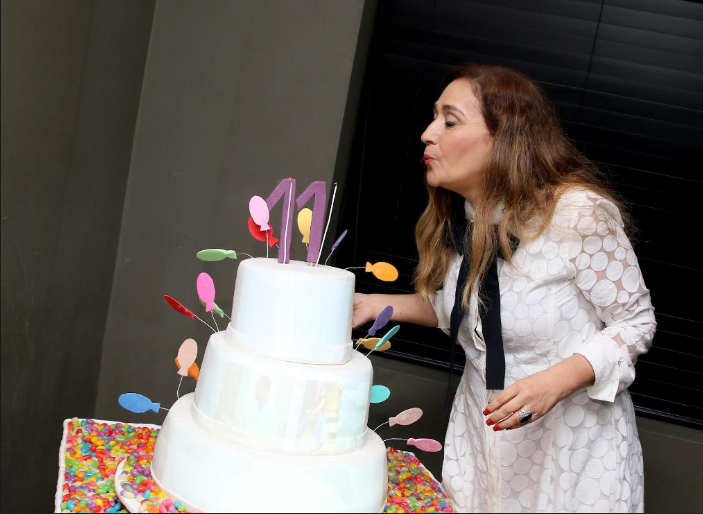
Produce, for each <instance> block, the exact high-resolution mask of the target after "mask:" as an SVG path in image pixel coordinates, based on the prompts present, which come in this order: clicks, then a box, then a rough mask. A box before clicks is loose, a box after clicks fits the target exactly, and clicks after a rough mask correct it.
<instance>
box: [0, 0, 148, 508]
mask: <svg viewBox="0 0 703 514" xmlns="http://www.w3.org/2000/svg"><path fill="white" fill-rule="evenodd" d="M153 10H154V3H153V1H142V0H133V1H121V2H110V1H101V0H96V1H92V0H86V1H70V2H54V1H51V0H31V1H24V0H23V1H14V2H13V1H8V2H5V1H3V2H2V477H3V487H2V489H3V494H2V497H1V501H2V506H1V509H2V511H3V512H7V511H15V512H17V511H29V512H31V511H35V512H41V511H49V510H50V509H51V507H50V506H51V505H52V500H53V495H54V490H55V485H54V484H55V483H56V470H57V462H58V457H57V455H58V450H59V441H60V439H61V425H62V421H63V420H64V418H66V417H71V416H78V417H91V416H92V415H93V412H94V407H95V400H96V395H97V385H98V375H99V371H100V366H99V362H100V354H101V351H102V341H103V334H104V330H105V321H106V316H107V310H108V304H109V299H110V290H111V286H112V275H113V271H114V265H115V252H116V248H117V242H118V239H119V230H120V222H121V212H122V204H123V200H124V191H125V184H126V180H127V173H128V170H129V163H130V155H131V149H132V138H133V133H134V124H135V120H136V115H137V110H138V107H139V96H140V90H141V83H142V75H143V69H144V62H145V58H146V50H147V47H148V43H149V35H150V31H151V21H152V15H153ZM68 413H70V414H68Z"/></svg>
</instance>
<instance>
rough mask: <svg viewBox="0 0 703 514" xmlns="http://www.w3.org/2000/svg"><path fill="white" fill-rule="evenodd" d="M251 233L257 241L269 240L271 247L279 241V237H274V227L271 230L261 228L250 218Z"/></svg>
mask: <svg viewBox="0 0 703 514" xmlns="http://www.w3.org/2000/svg"><path fill="white" fill-rule="evenodd" d="M248 223H249V233H250V234H251V235H252V237H253V238H254V239H256V240H257V241H266V240H268V244H269V246H270V247H271V248H273V247H274V246H276V243H278V238H277V237H274V235H273V227H272V228H271V229H270V230H261V229H260V228H259V227H258V226H257V225H256V222H255V221H254V220H253V219H252V218H249V222H248ZM266 234H268V237H266Z"/></svg>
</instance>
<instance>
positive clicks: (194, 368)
mask: <svg viewBox="0 0 703 514" xmlns="http://www.w3.org/2000/svg"><path fill="white" fill-rule="evenodd" d="M174 360H175V361H176V367H177V368H178V369H181V365H180V364H179V363H178V357H176V358H175V359H174ZM188 376H189V377H193V378H194V379H195V380H198V377H199V376H200V368H199V367H198V363H197V362H194V363H193V364H192V365H191V366H190V368H188Z"/></svg>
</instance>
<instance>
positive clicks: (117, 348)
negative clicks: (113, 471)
mask: <svg viewBox="0 0 703 514" xmlns="http://www.w3.org/2000/svg"><path fill="white" fill-rule="evenodd" d="M364 3H365V2H363V1H362V0H357V1H351V2H329V1H325V0H308V1H268V2H259V1H240V2H225V1H219V2H180V1H179V2H159V3H158V4H157V8H156V12H155V16H154V29H153V33H152V42H151V46H150V49H149V56H148V64H147V69H146V72H145V80H144V88H143V95H142V101H141V109H140V113H139V120H138V125H137V133H136V137H135V146H134V154H133V160H132V166H131V169H130V175H129V184H128V188H127V194H126V202H125V208H124V216H123V223H122V231H121V240H120V246H119V250H118V255H117V265H116V272H115V278H114V284H113V289H112V299H111V305H110V314H109V318H108V323H107V330H106V335H105V346H104V351H103V358H102V365H101V376H100V386H99V392H98V403H97V408H96V415H97V416H98V417H101V418H103V419H119V420H123V421H143V422H156V423H161V422H162V421H163V418H164V414H165V413H161V414H159V415H156V414H145V415H136V414H131V413H129V412H126V411H124V410H122V409H121V408H120V407H119V406H118V404H117V397H118V396H119V394H120V393H122V392H125V391H136V392H140V393H142V394H145V395H146V396H148V397H150V398H151V399H152V400H153V401H156V402H161V403H162V404H163V405H164V406H165V407H169V406H170V404H171V403H173V401H175V399H176V387H177V385H178V378H179V377H178V375H177V374H176V373H175V372H176V368H175V365H174V362H173V360H174V358H175V356H176V353H177V351H178V348H179V346H180V344H181V343H182V342H183V340H184V339H186V338H188V337H193V338H195V339H196V341H197V342H198V344H199V346H200V355H199V357H198V362H201V359H202V354H203V351H204V349H205V347H206V343H207V340H208V337H209V335H210V331H209V329H208V328H207V327H205V326H204V325H202V324H200V323H198V322H194V321H191V320H190V319H189V318H186V317H183V316H179V315H178V314H176V313H175V312H174V311H173V310H171V308H170V307H168V305H167V304H166V303H165V302H164V300H163V298H162V295H164V294H169V295H171V296H173V297H175V298H177V299H178V300H179V301H181V302H182V303H183V304H185V305H186V306H187V307H188V308H190V309H192V310H194V311H195V312H196V313H197V314H198V315H199V316H201V317H203V316H205V313H204V309H202V308H201V306H200V304H199V301H198V298H197V295H196V290H195V280H196V277H197V275H198V274H199V273H200V272H202V271H206V272H208V273H209V274H210V275H211V276H212V277H213V279H214V281H215V285H216V288H217V298H216V301H217V303H218V305H220V306H221V307H222V308H223V309H224V310H225V311H228V310H229V309H230V308H231V299H232V293H233V287H234V280H235V275H236V270H237V266H238V262H237V261H232V260H228V261H226V262H214V263H206V262H202V261H199V260H197V259H196V258H195V254H196V252H197V251H199V250H201V249H204V248H227V249H234V250H236V251H238V252H247V253H250V254H252V255H256V256H264V255H265V245H264V244H263V243H260V242H257V241H255V240H254V239H253V238H252V237H251V236H250V235H249V232H248V228H247V219H248V216H249V212H248V202H249V199H250V198H251V197H252V196H254V195H260V196H263V197H266V196H267V195H268V194H269V193H270V192H271V191H272V190H273V188H274V187H275V186H276V183H277V180H280V179H282V178H286V177H294V178H296V179H297V180H298V189H299V192H302V191H303V189H304V188H305V187H307V185H308V184H309V183H310V182H311V181H313V180H325V181H327V183H328V186H330V189H331V182H332V180H333V178H334V172H335V169H337V176H338V177H339V176H340V175H342V174H343V173H342V170H341V167H343V163H341V162H339V161H338V159H339V157H338V155H339V154H340V152H342V153H343V152H348V146H349V145H348V142H347V143H345V141H344V139H343V136H344V132H343V125H344V123H345V116H346V119H350V118H352V117H353V116H351V114H350V112H352V111H353V112H354V113H355V112H356V106H355V105H348V99H349V96H350V83H352V84H353V83H355V81H354V80H352V71H353V68H354V58H355V56H356V55H357V46H358V44H359V40H358V38H359V33H360V26H361V21H362V14H363V10H364ZM360 68H361V69H362V70H363V68H364V66H360ZM356 82H358V81H356ZM347 132H348V135H347V137H351V131H347ZM337 206H339V204H337ZM337 208H339V207H337ZM279 213H280V211H279V210H278V209H274V212H273V213H272V216H271V220H272V221H273V223H274V228H275V230H276V231H278V229H279V228H280V221H279V220H280V214H279ZM333 235H334V234H330V235H328V243H327V245H328V246H329V244H331V242H332V241H333V239H331V237H332V236H333ZM293 247H294V249H293V252H292V256H293V258H296V259H300V258H304V252H305V247H304V245H303V244H302V243H300V242H298V243H297V244H294V245H293ZM271 255H272V256H273V255H275V253H272V254H271ZM252 301H255V299H252ZM262 308H265V306H262ZM209 321H210V323H212V319H209ZM218 321H219V322H220V328H224V324H223V323H222V321H221V320H218ZM194 385H195V384H194V382H193V381H192V380H190V379H188V380H187V381H185V382H184V384H183V386H182V387H181V393H184V392H189V391H192V390H193V388H194Z"/></svg>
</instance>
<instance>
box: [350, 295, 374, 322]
mask: <svg viewBox="0 0 703 514" xmlns="http://www.w3.org/2000/svg"><path fill="white" fill-rule="evenodd" d="M375 308H376V307H375V302H374V301H373V299H372V297H371V295H368V294H362V293H354V314H353V315H352V328H358V327H360V326H361V325H363V324H364V323H368V322H369V321H371V320H373V319H376V316H378V313H377V312H376V311H375Z"/></svg>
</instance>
